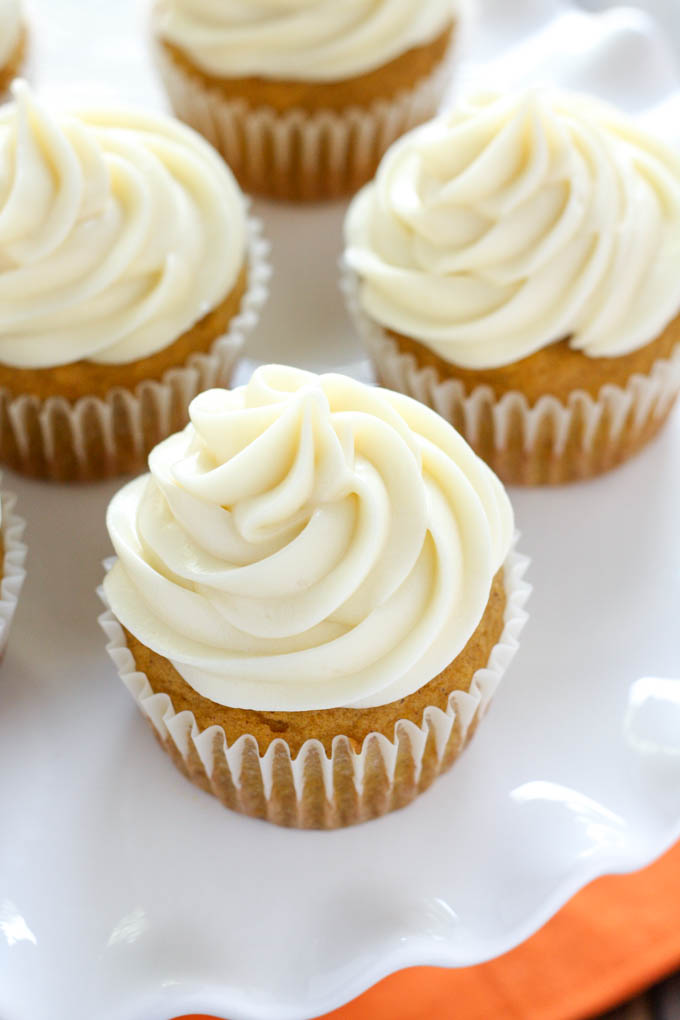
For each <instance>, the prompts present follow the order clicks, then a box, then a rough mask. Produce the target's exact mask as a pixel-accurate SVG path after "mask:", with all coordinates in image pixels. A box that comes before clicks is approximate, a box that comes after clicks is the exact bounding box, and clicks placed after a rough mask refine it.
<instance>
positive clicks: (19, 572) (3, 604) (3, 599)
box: [0, 473, 26, 657]
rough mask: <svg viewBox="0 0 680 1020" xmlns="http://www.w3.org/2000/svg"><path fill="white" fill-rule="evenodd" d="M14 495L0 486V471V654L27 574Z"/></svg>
mask: <svg viewBox="0 0 680 1020" xmlns="http://www.w3.org/2000/svg"><path fill="white" fill-rule="evenodd" d="M16 501H17V498H16V496H15V495H14V493H12V492H6V491H5V490H4V489H3V488H2V474H1V473H0V657H2V656H3V655H4V653H5V649H6V647H7V641H8V639H9V631H10V626H11V623H12V619H13V617H14V612H15V610H16V607H17V603H18V601H19V594H20V592H21V587H22V585H23V583H24V578H25V577H26V571H25V569H24V563H25V562H26V546H25V545H24V542H23V534H24V528H25V527H26V522H25V521H24V520H23V519H22V518H21V517H19V515H18V514H16V513H15V512H14V507H15V506H16Z"/></svg>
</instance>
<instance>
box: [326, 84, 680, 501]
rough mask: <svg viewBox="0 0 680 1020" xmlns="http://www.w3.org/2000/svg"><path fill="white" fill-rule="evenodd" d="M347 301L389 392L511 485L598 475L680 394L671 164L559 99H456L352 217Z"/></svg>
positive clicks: (408, 144)
mask: <svg viewBox="0 0 680 1020" xmlns="http://www.w3.org/2000/svg"><path fill="white" fill-rule="evenodd" d="M345 233H346V252H345V266H346V276H345V287H346V290H347V294H348V297H349V303H350V308H351V311H352V313H353V314H354V316H355V318H356V319H357V321H358V324H359V328H360V330H361V332H362V334H363V336H364V339H365V341H366V343H367V345H368V347H369V350H370V352H371V355H372V357H373V360H374V363H375V366H376V371H377V374H378V377H379V379H380V380H381V381H382V382H383V384H384V385H388V386H391V387H393V388H394V389H398V390H401V391H403V392H405V393H409V394H411V395H412V396H415V397H417V398H418V399H419V400H422V401H423V402H424V403H427V404H429V405H430V406H431V407H434V408H435V409H436V410H437V411H439V413H440V414H442V415H444V417H446V418H447V419H448V420H449V421H451V422H452V423H453V424H454V425H455V427H456V428H457V429H459V430H460V431H461V432H462V434H463V435H464V436H465V437H466V438H467V440H468V441H469V442H470V443H471V445H472V446H473V448H474V449H475V450H476V451H477V452H478V453H479V454H480V455H481V456H482V457H484V459H485V460H486V461H487V462H488V463H489V464H490V465H491V466H492V467H493V468H494V470H495V471H496V472H497V473H498V474H499V476H500V477H501V478H502V479H503V480H504V481H505V482H510V483H525V484H536V483H538V484H542V483H558V482H568V481H573V480H576V479H581V478H589V477H591V476H593V475H597V474H600V473H601V472H603V471H606V470H608V469H609V468H612V467H614V466H615V465H617V464H619V463H621V462H622V461H624V460H626V459H627V458H628V457H630V456H631V455H632V454H634V453H635V452H636V451H637V450H639V449H640V448H641V447H642V446H644V444H645V443H647V442H648V441H649V440H650V439H651V438H652V437H653V436H654V435H655V434H656V432H657V431H658V430H659V429H660V428H661V426H662V425H663V423H664V421H665V420H666V419H667V417H668V415H669V413H670V411H671V408H672V406H673V403H674V401H675V399H676V396H677V393H678V390H679V389H680V156H679V155H678V154H677V153H676V152H674V151H673V150H671V149H670V148H669V147H667V146H666V145H665V144H664V143H663V141H662V140H660V139H657V138H655V137H652V136H651V135H650V134H648V133H646V132H645V131H644V130H643V129H642V128H641V127H639V126H638V125H637V124H636V123H635V122H634V121H633V120H632V119H629V118H627V117H625V116H624V115H623V114H622V113H620V112H618V111H617V110H616V109H614V108H612V107H610V106H608V105H605V104H603V103H601V102H598V101H596V100H594V99H590V98H587V97H584V96H579V95H574V94H566V93H558V92H551V91H528V92H522V93H521V94H518V95H506V96H499V95H492V96H483V97H479V98H475V99H471V100H468V101H466V102H463V103H461V104H460V105H459V106H458V107H457V108H456V109H454V110H452V111H451V112H450V113H447V114H445V115H443V116H441V117H440V118H438V119H436V120H434V121H432V122H431V123H429V124H427V125H425V126H423V127H421V128H419V129H416V130H415V131H413V132H412V133H411V134H409V135H408V136H407V137H405V138H403V139H401V140H400V141H399V142H397V143H396V144H395V145H394V146H393V148H392V149H391V150H390V151H389V152H388V154H387V155H386V156H385V158H384V160H383V162H382V164H381V166H380V169H379V171H378V173H377V175H376V178H375V181H373V182H372V183H371V184H369V185H368V186H367V187H366V188H365V189H364V190H363V191H362V192H361V193H360V194H359V195H357V196H356V198H355V199H354V201H353V203H352V205H351V207H350V210H349V213H348V216H347V220H346V228H345Z"/></svg>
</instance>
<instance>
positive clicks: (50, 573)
mask: <svg viewBox="0 0 680 1020" xmlns="http://www.w3.org/2000/svg"><path fill="white" fill-rule="evenodd" d="M484 6H485V7H486V8H487V10H486V12H485V14H486V30H485V32H484V33H481V32H480V31H477V33H476V34H475V33H474V32H471V37H470V46H471V47H473V55H474V56H475V60H474V62H470V63H468V65H467V66H466V68H465V71H464V75H465V76H466V77H467V78H468V79H474V78H475V77H477V78H481V79H482V80H488V77H489V74H490V73H491V71H490V69H489V67H488V66H486V64H484V65H483V66H482V62H487V61H490V60H493V59H494V56H495V55H496V54H497V50H498V47H499V46H502V45H505V46H506V47H507V45H508V41H509V40H510V41H514V42H515V43H517V45H518V46H520V47H521V49H520V50H516V49H513V51H511V52H510V55H509V56H507V57H506V58H505V59H504V60H503V61H502V62H500V63H498V62H496V63H494V65H493V74H495V75H500V76H501V77H505V78H506V79H511V78H519V77H520V76H521V75H525V74H529V75H534V76H538V77H548V76H549V75H548V72H549V71H550V70H551V69H552V70H554V71H555V73H557V72H558V71H559V75H560V77H561V78H562V79H566V80H568V81H569V83H570V84H572V85H573V84H578V81H579V80H580V81H581V82H583V83H584V84H587V85H590V86H591V87H597V88H598V91H600V92H603V93H605V94H610V93H611V92H612V91H616V92H617V93H618V94H619V96H620V98H621V100H622V101H623V102H624V103H625V104H626V105H629V106H632V107H634V108H636V109H640V108H642V107H644V108H645V109H647V108H650V109H651V108H656V116H657V117H661V116H663V117H664V118H667V117H668V110H669V109H671V107H672V106H673V104H674V103H676V102H677V98H678V94H677V79H674V72H673V68H672V61H671V57H670V52H669V51H668V50H666V48H665V46H664V44H663V43H662V42H661V41H660V38H659V37H657V36H655V35H654V34H653V32H652V31H651V30H650V28H649V25H648V23H647V22H646V21H645V20H644V19H642V18H641V16H639V15H636V14H634V13H633V14H631V13H628V14H622V13H610V14H608V15H606V16H604V18H601V19H592V18H590V17H587V16H586V15H583V14H577V13H576V12H574V11H573V10H569V9H567V8H566V6H565V5H562V4H558V3H552V2H548V0H543V2H540V3H539V2H538V0H535V2H532V0H513V2H512V3H509V2H508V0H493V2H491V0H487V3H486V4H485V5H484ZM510 10H511V12H512V13H511V16H510V15H509V12H510ZM32 14H33V20H34V26H35V28H34V34H35V48H36V51H37V52H36V65H37V67H38V69H39V70H40V74H39V80H40V83H41V85H42V87H43V88H44V89H45V91H49V92H51V93H54V92H58V91H61V92H68V93H69V95H70V96H71V97H75V98H79V99H80V100H82V99H83V96H84V95H85V97H86V98H88V99H91V98H93V95H95V94H97V93H98V92H99V93H101V91H102V89H101V87H99V86H97V85H96V82H97V81H98V80H99V79H100V78H102V77H103V78H104V79H107V80H108V82H109V84H108V87H107V88H105V89H104V91H105V92H107V93H108V95H109V96H111V95H113V94H114V93H115V91H116V86H117V87H118V91H120V92H122V94H123V96H124V98H125V99H127V100H136V101H147V102H151V103H153V102H157V101H159V100H158V94H157V92H156V91H155V87H154V84H153V80H152V77H151V74H150V71H149V69H148V67H147V65H146V63H145V57H144V54H143V48H142V42H141V35H140V34H139V31H138V29H137V28H136V26H135V20H136V18H137V17H138V15H139V11H138V10H137V9H136V5H135V4H134V3H132V2H130V0H118V2H117V3H116V4H111V3H110V2H109V0H105V2H104V0H102V2H97V3H95V2H94V0H91V2H90V3H88V4H83V3H82V0H70V2H68V3H67V2H66V0H61V2H60V3H58V4H57V3H56V2H55V0H41V2H40V3H39V2H38V0H34V2H33V4H32ZM527 36H531V38H532V39H533V42H532V43H531V44H529V43H528V42H526V37H527ZM523 40H524V41H523ZM551 47H552V50H551ZM556 47H559V48H560V50H561V53H562V57H561V58H560V60H557V59H554V58H555V53H554V50H555V48H556ZM518 53H519V54H520V55H519V56H518V55H517V54H518ZM551 54H552V55H551ZM603 55H604V56H606V58H607V69H608V70H607V71H606V73H603V71H602V65H601V60H600V58H601V57H602V56H603ZM573 61H577V64H574V62H573ZM631 61H634V62H635V70H636V69H637V68H640V74H637V73H633V70H632V64H631ZM577 65H578V66H577ZM622 69H623V70H625V71H626V73H625V74H623V73H622ZM577 71H578V73H577ZM74 77H76V78H78V79H79V80H80V81H82V80H85V81H87V87H86V89H84V88H83V86H82V84H79V86H78V87H77V88H76V87H75V86H74V85H73V84H69V82H70V81H71V79H73V78H74ZM633 78H634V82H635V84H634V87H633V85H629V84H628V82H629V80H632V79H633ZM58 83H62V86H61V87H59V88H58V87H57V85H58ZM664 105H665V112H664V110H663V107H664ZM679 122H680V121H678V120H677V119H676V121H675V123H676V124H677V123H679ZM259 211H260V213H261V214H262V215H263V217H264V219H265V222H266V226H267V231H268V233H269V235H270V236H271V237H272V239H273V240H274V244H275V257H274V263H275V269H276V277H275V282H274V287H273V293H272V300H271V303H270V305H269V307H268V309H267V311H266V314H265V316H264V319H263V322H262V328H261V329H260V331H259V332H258V334H257V337H256V338H255V340H254V342H253V345H252V347H251V354H252V356H253V357H254V358H261V359H267V360H274V359H278V360H284V359H287V360H291V361H293V362H296V363H298V364H302V365H306V366H309V367H311V368H327V367H334V368H342V369H345V370H348V371H351V372H354V373H355V374H358V375H361V376H363V377H368V369H367V366H366V363H365V361H364V360H363V356H362V353H361V351H360V349H359V346H358V342H357V341H356V339H355V338H354V337H353V335H352V333H351V330H350V327H349V325H348V322H347V320H346V318H345V315H344V310H343V308H342V304H341V301H340V297H339V295H338V292H337V289H336V273H335V260H336V257H337V255H338V253H339V249H340V224H341V220H342V214H343V209H342V208H341V207H339V206H336V207H330V208H326V209H323V208H319V209H303V210H295V211H291V210H289V209H286V208H283V207H271V206H265V205H261V206H260V207H259ZM243 371H244V374H245V373H247V371H248V366H245V367H244V370H243ZM679 465H680V417H678V416H677V415H676V416H675V418H674V419H673V421H672V423H671V425H670V426H669V428H668V429H667V430H666V431H665V432H664V433H663V434H662V435H661V436H660V438H659V439H658V440H657V441H656V442H655V443H654V444H653V445H651V446H650V447H649V448H648V449H647V450H646V451H645V452H644V453H643V454H642V455H640V456H639V457H638V458H637V459H636V460H635V461H634V462H632V463H630V464H628V465H627V466H625V467H624V468H621V469H620V470H618V471H617V472H615V473H613V474H612V475H610V476H609V477H605V478H603V479H601V480H599V481H595V482H592V483H589V484H585V485H578V486H574V487H571V488H568V489H562V490H553V491H536V492H532V491H515V492H513V498H514V503H515V507H516V510H517V518H518V524H519V527H520V528H521V530H522V532H523V539H522V542H521V548H522V551H524V552H526V553H528V554H529V555H530V556H531V557H532V559H533V564H532V566H531V568H530V579H531V581H532V582H533V584H534V588H535V590H534V594H533V596H532V599H531V602H530V606H529V608H530V612H531V619H530V621H529V624H528V626H527V627H526V629H525V631H524V634H523V637H522V646H521V649H520V652H519V654H518V655H517V658H516V659H515V661H514V663H513V666H512V668H511V670H510V672H509V674H508V676H507V678H506V680H505V681H504V684H503V686H502V688H501V690H500V693H499V694H498V696H497V698H496V701H495V703H494V705H493V707H492V710H491V712H490V715H489V718H488V719H487V721H486V722H485V724H484V726H482V727H481V729H480V732H479V734H478V736H477V737H476V738H475V740H474V742H473V744H472V746H471V747H470V749H469V750H468V751H467V752H466V754H465V755H464V756H463V758H462V759H461V761H460V762H459V763H457V765H456V767H455V768H454V769H453V771H452V772H451V773H449V774H448V775H447V776H445V777H444V778H442V779H441V780H439V781H438V782H437V783H436V784H435V786H434V787H433V788H432V789H431V790H430V791H429V792H428V793H427V794H426V795H424V796H423V797H421V798H419V799H418V800H417V801H416V802H415V803H414V804H413V805H412V806H410V807H409V808H408V809H407V810H406V811H404V812H401V813H397V814H394V815H391V816H388V817H386V818H384V819H382V820H380V821H377V822H372V823H369V824H367V825H364V826H361V827H358V828H354V829H350V830H344V831H340V832H336V833H304V832H292V831H286V830H282V829H277V828H275V827H274V826H269V825H265V824H262V823H258V822H253V821H251V820H248V819H246V818H242V817H240V816H238V815H234V814H231V813H229V812H227V811H225V810H224V809H223V808H222V807H221V806H220V804H219V803H218V802H217V801H215V800H214V799H213V798H211V797H208V796H207V795H205V794H203V793H201V792H200V791H199V790H197V789H195V788H194V787H192V786H191V785H190V784H189V783H187V782H186V781H185V780H183V779H182V777H181V776H180V775H179V773H177V772H176V770H175V769H174V767H173V766H172V765H171V763H170V762H169V760H168V759H167V758H166V756H165V755H164V754H163V753H162V752H161V751H160V750H159V749H158V747H157V746H156V744H155V743H154V741H153V739H152V737H151V735H150V733H149V732H148V731H147V729H146V727H145V725H144V724H143V722H142V720H141V719H140V718H138V716H137V714H136V710H135V709H134V707H133V705H132V703H131V700H130V698H129V696H128V694H127V692H126V691H125V690H124V689H123V687H122V686H121V685H120V683H119V682H118V681H117V679H116V677H115V675H114V670H113V668H112V666H111V664H110V662H109V661H108V658H107V656H106V654H105V652H104V639H103V635H102V634H101V632H100V630H99V628H98V626H97V623H96V617H97V614H98V612H99V609H100V607H99V604H98V601H97V598H96V596H95V594H94V591H95V587H96V585H97V584H98V583H99V581H100V579H101V566H100V564H101V560H102V559H103V558H104V556H106V555H107V554H108V553H109V552H110V548H109V545H108V541H107V538H106V534H105V530H104V524H103V520H104V510H105V507H106V504H107V502H108V500H109V498H110V496H111V494H112V493H113V491H114V490H115V489H116V488H117V484H116V483H113V484H107V485H101V486H95V487H73V488H65V487H56V486H50V485H42V484H38V483H30V482H27V481H23V480H20V479H15V478H12V479H11V480H10V484H11V487H12V488H15V489H16V490H18V492H19V497H20V506H21V509H22V513H23V514H24V515H25V516H26V518H27V519H28V530H27V541H28V544H29V550H30V555H29V576H28V580H27V583H26V585H25V588H24V590H23V592H22V597H21V602H20V606H19V611H18V613H17V617H16V619H15V624H14V629H13V632H12V635H11V642H10V648H9V652H8V654H7V657H6V659H5V661H4V663H3V665H2V671H1V673H0V1018H1V1020H169V1018H170V1017H171V1016H175V1015H178V1014H182V1013H185V1012H192V1011H197V1012H206V1013H213V1014H216V1015H218V1016H224V1017H229V1018H230V1020H305V1018H309V1017H314V1016H317V1015H319V1014H321V1013H323V1012H325V1011H327V1010H330V1009H331V1008H333V1007H335V1006H338V1005H340V1004H341V1003H343V1002H346V1001H348V1000H349V999H351V998H352V997H353V996H355V995H357V994H358V993H359V992H361V991H362V990H363V989H365V988H366V987H368V986H369V985H371V984H372V983H374V982H375V981H377V980H378V979H379V978H381V977H383V976H384V975H386V974H388V973H390V972H392V971H395V970H398V969H399V968H401V967H405V966H408V965H413V964H425V963H430V964H442V965H446V966H462V965H467V964H474V963H477V962H480V961H482V960H485V959H487V958H489V957H492V956H494V955H496V954H498V953H501V952H503V951H505V950H507V949H509V948H511V947H512V946H514V945H516V944H517V943H519V942H520V941H522V940H523V939H524V938H526V937H527V936H528V935H529V934H530V933H531V932H533V931H534V930H535V929H536V928H537V927H538V926H539V925H541V924H542V923H543V922H544V921H545V920H546V919H547V918H548V917H549V916H550V915H552V914H553V913H554V912H555V911H556V910H557V909H558V908H559V907H560V906H561V905H562V904H563V903H564V902H565V901H566V900H567V899H568V898H569V897H570V896H571V895H572V894H573V893H574V892H575V891H576V890H577V889H579V888H580V887H582V886H583V885H585V884H586V883H587V882H589V881H590V880H591V879H592V878H594V877H596V876H597V875H601V874H604V873H606V872H613V871H627V870H631V869H634V868H637V867H640V866H641V865H643V864H645V863H647V862H648V861H651V860H652V859H653V858H654V857H656V856H657V855H658V854H660V853H661V852H662V851H663V850H664V849H665V848H666V847H668V846H669V845H670V844H671V843H672V842H673V841H674V840H675V839H676V838H677V837H678V835H680V634H679V632H678V605H680V537H679V534H678V521H679V520H680V471H678V466H679ZM395 1020H397V1018H395Z"/></svg>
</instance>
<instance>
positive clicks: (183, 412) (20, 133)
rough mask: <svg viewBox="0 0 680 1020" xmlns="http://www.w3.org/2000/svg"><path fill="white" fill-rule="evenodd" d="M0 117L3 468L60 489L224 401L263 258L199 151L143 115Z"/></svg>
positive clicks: (230, 193) (255, 304) (106, 471)
mask: <svg viewBox="0 0 680 1020" xmlns="http://www.w3.org/2000/svg"><path fill="white" fill-rule="evenodd" d="M13 94H14V100H15V101H14V103H12V104H8V105H7V106H5V107H4V108H3V109H2V111H0V460H2V462H4V463H5V464H8V465H9V466H10V467H12V468H14V469H15V470H18V471H21V472H24V473H26V474H30V475H35V476H38V477H44V478H52V479H57V480H82V479H93V478H103V477H106V476H109V475H113V474H117V473H120V472H127V471H138V470H141V469H143V467H144V466H145V464H146V456H147V454H148V452H149V450H150V449H151V448H152V447H153V446H154V445H155V444H156V443H157V442H158V441H159V440H160V439H162V438H163V437H164V436H167V435H169V434H170V433H171V432H173V431H175V430H176V429H177V428H181V427H182V426H183V425H184V424H185V423H186V421H187V409H188V405H189V402H190V400H191V399H192V397H194V396H195V395H196V394H197V393H198V392H200V391H201V390H202V389H205V388H206V387H210V386H215V385H227V384H228V382H229V379H230V375H231V371H232V367H233V365H234V362H235V360H236V356H237V354H238V351H239V349H240V346H241V343H242V339H243V335H244V333H245V332H246V331H247V330H249V329H250V328H252V326H253V324H254V322H255V321H256V313H257V310H258V309H259V306H260V305H261V304H262V301H263V300H264V297H265V294H266V287H265V281H266V279H267V275H268V267H267V266H266V263H265V253H266V246H265V245H264V243H263V242H262V240H261V239H260V237H259V226H258V224H256V223H250V224H249V223H248V220H247V209H246V200H245V198H244V196H243V195H242V193H241V191H240V190H239V187H238V185H237V183H236V181H235V180H234V177H233V175H232V174H231V172H230V170H229V169H228V168H227V166H226V165H225V164H224V162H223V161H222V159H221V158H220V157H219V155H218V154H217V153H216V152H215V150H214V149H213V148H212V147H211V146H210V145H208V144H207V143H206V142H205V141H204V139H203V138H201V137H200V136H199V135H197V134H196V133H195V132H193V131H191V129H190V128H187V127H185V126H184V125H182V124H180V123H179V122H177V121H175V120H173V119H171V118H168V117H164V116H159V115H156V114H150V113H146V112H144V111H140V110H107V109H97V110H90V111H87V112H81V113H78V114H54V113H52V112H51V111H48V109H47V108H46V107H45V106H43V104H42V103H39V102H38V101H37V100H36V99H35V97H34V96H33V95H32V94H31V92H30V90H29V89H28V87H27V86H26V84H25V83H24V82H21V81H17V82H15V83H14V85H13Z"/></svg>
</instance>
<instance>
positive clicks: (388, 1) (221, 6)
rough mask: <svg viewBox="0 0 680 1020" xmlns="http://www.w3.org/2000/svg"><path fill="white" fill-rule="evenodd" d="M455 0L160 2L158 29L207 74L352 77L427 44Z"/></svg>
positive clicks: (449, 15) (445, 22) (449, 20)
mask: <svg viewBox="0 0 680 1020" xmlns="http://www.w3.org/2000/svg"><path fill="white" fill-rule="evenodd" d="M457 6H458V0H340V2H338V0H162V2H161V3H160V5H159V7H158V12H157V19H158V31H159V33H160V35H161V37H162V38H163V39H166V40H167V41H168V42H171V43H174V44H175V45H176V46H179V47H180V48H181V49H183V50H185V51H186V52H187V53H189V54H190V56H191V57H192V59H193V60H194V61H195V62H196V63H197V64H198V65H199V66H200V67H201V68H203V69H204V70H205V71H207V72H208V73H209V74H213V75H216V76H218V77H220V76H225V77H248V76H250V75H259V76H261V77H265V78H281V79H284V80H287V79H292V80H298V79H303V80H305V81H317V80H318V81H324V80H326V81H333V80H337V79H342V78H349V77H354V76H356V75H359V74H363V73H365V72H366V71H371V70H373V69H375V68H377V67H380V66H381V65H382V64H386V63H389V61H390V60H393V59H394V58H395V57H397V56H399V55H400V54H401V53H405V52H406V51H407V50H409V49H411V48H412V47H414V46H419V45H423V44H425V43H428V42H431V41H432V40H433V39H435V38H436V37H437V35H439V34H440V33H441V32H443V31H444V30H445V29H446V28H447V26H449V25H450V24H451V23H452V22H453V20H454V16H455V12H456V9H457Z"/></svg>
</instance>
